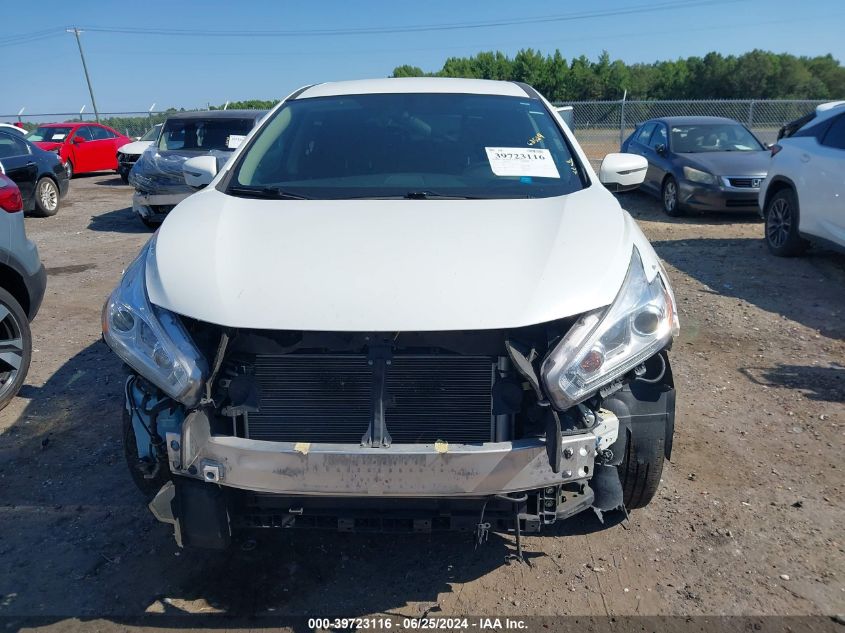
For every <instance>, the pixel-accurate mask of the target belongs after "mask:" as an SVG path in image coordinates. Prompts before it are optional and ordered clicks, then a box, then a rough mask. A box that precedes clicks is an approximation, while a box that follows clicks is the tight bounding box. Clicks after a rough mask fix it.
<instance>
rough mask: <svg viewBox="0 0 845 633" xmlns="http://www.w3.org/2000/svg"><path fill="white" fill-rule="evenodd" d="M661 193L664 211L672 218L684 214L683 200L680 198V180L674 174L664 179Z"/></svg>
mask: <svg viewBox="0 0 845 633" xmlns="http://www.w3.org/2000/svg"><path fill="white" fill-rule="evenodd" d="M660 193H661V195H660V198H661V200H662V201H663V213H665V214H666V215H668V216H669V217H672V218H677V217H680V216H682V215H683V214H684V210H683V208H682V206H681V201H680V199H679V198H678V181H677V180H675V178H674V177H673V176H668V177H667V178H666V180H664V181H663V188H662V189H661V192H660Z"/></svg>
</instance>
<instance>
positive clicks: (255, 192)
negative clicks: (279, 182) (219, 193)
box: [226, 186, 310, 200]
mask: <svg viewBox="0 0 845 633" xmlns="http://www.w3.org/2000/svg"><path fill="white" fill-rule="evenodd" d="M226 192H227V193H231V194H233V195H235V196H241V197H244V198H261V199H263V200H310V198H308V197H307V196H300V195H299V194H297V193H290V192H289V191H285V190H284V189H282V188H281V187H238V186H234V187H229V188H228V189H227V190H226Z"/></svg>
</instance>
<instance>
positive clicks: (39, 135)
mask: <svg viewBox="0 0 845 633" xmlns="http://www.w3.org/2000/svg"><path fill="white" fill-rule="evenodd" d="M72 129H73V128H71V127H38V128H35V129H34V130H32V132H30V133H29V134H27V135H26V138H27V140H28V141H48V142H52V143H61V142H62V141H64V140H65V139H66V138H67V137H68V135H69V134H70V131H71V130H72Z"/></svg>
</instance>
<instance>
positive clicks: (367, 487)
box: [166, 411, 618, 498]
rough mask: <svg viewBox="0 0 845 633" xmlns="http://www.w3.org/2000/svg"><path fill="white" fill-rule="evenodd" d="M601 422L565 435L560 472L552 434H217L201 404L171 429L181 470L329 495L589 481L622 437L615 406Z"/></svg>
mask: <svg viewBox="0 0 845 633" xmlns="http://www.w3.org/2000/svg"><path fill="white" fill-rule="evenodd" d="M601 417H602V419H601V421H600V423H599V424H597V425H596V427H594V429H595V430H594V431H587V432H584V433H580V434H578V435H566V436H564V437H563V439H562V449H561V450H562V460H561V472H559V473H555V472H553V470H552V468H551V466H550V465H549V457H548V454H547V451H546V445H545V440H544V439H542V438H532V439H521V440H515V441H511V442H491V443H484V444H455V445H449V444H446V443H445V442H443V443H441V442H438V443H437V444H394V445H393V446H390V447H389V448H367V447H361V446H357V445H350V444H308V443H291V442H268V441H263V440H249V439H244V438H238V437H231V436H214V435H211V434H210V432H209V421H208V418H207V417H206V415H205V414H204V413H203V412H201V411H195V412H193V413H191V414H190V415H189V416H188V417H187V418H186V419H185V422H184V425H183V427H182V433H181V434H179V433H168V434H167V436H166V445H167V447H168V448H167V450H168V460H169V462H170V470H171V472H172V473H174V474H176V475H182V476H187V477H191V478H194V479H199V480H203V481H206V482H208V483H212V484H219V485H222V486H229V487H233V488H239V489H243V490H249V491H254V492H265V493H274V494H284V495H312V496H330V497H370V496H378V497H402V498H408V497H449V498H454V497H486V496H491V495H499V494H508V493H514V492H522V491H527V490H534V489H537V488H544V487H547V486H557V485H560V484H564V483H568V482H574V481H585V480H587V479H589V478H590V477H591V476H592V472H593V466H594V463H595V459H596V451H597V449H599V448H601V447H604V446H608V445H609V444H610V443H612V442H613V441H615V439H616V435H617V432H618V420H617V419H616V417H615V416H614V415H613V414H612V413H610V412H609V411H607V412H603V413H602V416H601Z"/></svg>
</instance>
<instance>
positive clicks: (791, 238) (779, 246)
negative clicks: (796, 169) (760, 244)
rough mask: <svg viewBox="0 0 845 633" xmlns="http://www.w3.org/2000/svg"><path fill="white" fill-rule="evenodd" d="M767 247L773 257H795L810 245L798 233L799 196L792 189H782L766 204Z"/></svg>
mask: <svg viewBox="0 0 845 633" xmlns="http://www.w3.org/2000/svg"><path fill="white" fill-rule="evenodd" d="M765 217H766V224H765V227H766V228H765V237H766V246H768V247H769V251H770V252H771V253H772V255H777V256H778V257H795V256H796V255H800V254H801V253H803V252H804V251H805V250H807V246H808V245H809V243H808V242H807V240H805V239H804V238H802V237H801V234H800V233H799V232H798V220H799V215H798V196H796V195H795V191H793V190H792V189H781V190H780V191H778V192H777V193H775V195H773V196H772V197H771V198H770V199H769V201H768V202H767V203H766V213H765Z"/></svg>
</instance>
